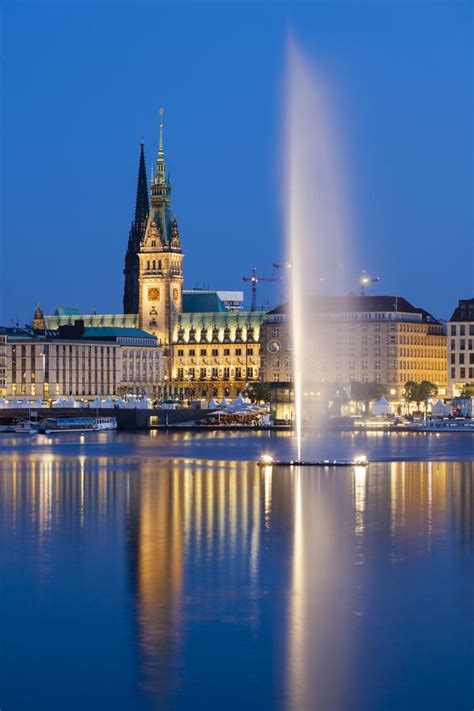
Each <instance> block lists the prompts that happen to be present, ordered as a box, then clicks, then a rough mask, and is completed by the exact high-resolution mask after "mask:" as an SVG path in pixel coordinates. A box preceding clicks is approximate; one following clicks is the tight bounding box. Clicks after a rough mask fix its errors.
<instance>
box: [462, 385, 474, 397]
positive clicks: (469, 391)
mask: <svg viewBox="0 0 474 711" xmlns="http://www.w3.org/2000/svg"><path fill="white" fill-rule="evenodd" d="M461 397H474V383H464V385H463V386H462V390H461Z"/></svg>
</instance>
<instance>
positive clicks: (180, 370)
mask: <svg viewBox="0 0 474 711" xmlns="http://www.w3.org/2000/svg"><path fill="white" fill-rule="evenodd" d="M183 378H184V368H178V380H183Z"/></svg>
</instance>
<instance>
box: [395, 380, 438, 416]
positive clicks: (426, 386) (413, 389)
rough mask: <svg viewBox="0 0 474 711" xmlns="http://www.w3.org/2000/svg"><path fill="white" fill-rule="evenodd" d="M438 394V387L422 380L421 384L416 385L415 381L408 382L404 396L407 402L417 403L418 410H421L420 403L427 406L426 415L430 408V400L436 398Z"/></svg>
mask: <svg viewBox="0 0 474 711" xmlns="http://www.w3.org/2000/svg"><path fill="white" fill-rule="evenodd" d="M437 392H438V386H437V385H435V384H434V383H430V382H429V380H422V381H421V383H416V382H415V381H414V380H408V381H407V382H406V383H405V391H404V394H403V397H404V399H405V400H406V402H408V403H410V402H416V406H417V409H418V410H419V409H420V403H424V405H425V413H426V410H427V407H428V400H429V399H430V398H432V397H434V396H435V395H436V394H437Z"/></svg>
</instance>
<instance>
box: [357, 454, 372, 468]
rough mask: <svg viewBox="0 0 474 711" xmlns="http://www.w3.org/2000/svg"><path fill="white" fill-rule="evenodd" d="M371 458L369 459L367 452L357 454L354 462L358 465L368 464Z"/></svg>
mask: <svg viewBox="0 0 474 711" xmlns="http://www.w3.org/2000/svg"><path fill="white" fill-rule="evenodd" d="M368 463H369V460H368V459H367V455H366V454H356V456H355V457H354V464H355V465H356V466H357V465H359V466H363V465H364V464H368Z"/></svg>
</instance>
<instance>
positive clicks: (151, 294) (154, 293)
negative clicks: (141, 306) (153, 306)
mask: <svg viewBox="0 0 474 711" xmlns="http://www.w3.org/2000/svg"><path fill="white" fill-rule="evenodd" d="M159 300H160V290H159V289H156V288H152V289H148V301H159Z"/></svg>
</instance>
